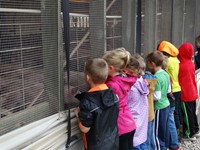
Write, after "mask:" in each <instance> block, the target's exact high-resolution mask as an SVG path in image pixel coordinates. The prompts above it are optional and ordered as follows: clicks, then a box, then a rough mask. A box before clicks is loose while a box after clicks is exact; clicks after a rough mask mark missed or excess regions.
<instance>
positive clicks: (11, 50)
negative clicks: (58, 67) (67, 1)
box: [0, 46, 42, 53]
mask: <svg viewBox="0 0 200 150" xmlns="http://www.w3.org/2000/svg"><path fill="white" fill-rule="evenodd" d="M35 48H42V46H34V47H26V48H16V49H9V50H3V51H0V53H4V52H15V51H20V50H22V51H23V50H29V49H35Z"/></svg>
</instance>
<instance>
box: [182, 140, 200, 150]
mask: <svg viewBox="0 0 200 150" xmlns="http://www.w3.org/2000/svg"><path fill="white" fill-rule="evenodd" d="M180 150H200V138H198V139H197V140H196V141H194V142H191V141H183V140H181V142H180Z"/></svg>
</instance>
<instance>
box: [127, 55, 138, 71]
mask: <svg viewBox="0 0 200 150" xmlns="http://www.w3.org/2000/svg"><path fill="white" fill-rule="evenodd" d="M135 69H137V70H138V71H139V70H140V63H139V62H138V60H137V59H135V58H134V57H133V56H131V58H130V62H129V63H128V65H127V67H126V70H128V71H129V72H131V73H133V70H135Z"/></svg>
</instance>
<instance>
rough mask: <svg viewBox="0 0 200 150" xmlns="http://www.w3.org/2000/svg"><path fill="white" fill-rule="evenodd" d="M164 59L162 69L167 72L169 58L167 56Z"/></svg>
mask: <svg viewBox="0 0 200 150" xmlns="http://www.w3.org/2000/svg"><path fill="white" fill-rule="evenodd" d="M163 57H164V59H163V63H162V69H164V70H165V69H166V68H167V66H168V57H167V56H165V55H164V56H163Z"/></svg>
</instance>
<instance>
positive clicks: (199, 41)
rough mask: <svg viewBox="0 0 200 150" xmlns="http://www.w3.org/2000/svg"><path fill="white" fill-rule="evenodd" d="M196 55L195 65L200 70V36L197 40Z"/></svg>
mask: <svg viewBox="0 0 200 150" xmlns="http://www.w3.org/2000/svg"><path fill="white" fill-rule="evenodd" d="M195 44H196V48H197V51H196V54H195V64H196V69H199V68H200V35H199V36H198V37H197V38H196V42H195Z"/></svg>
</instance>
